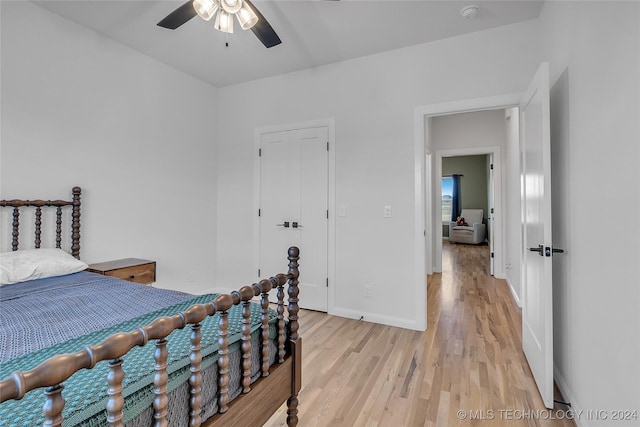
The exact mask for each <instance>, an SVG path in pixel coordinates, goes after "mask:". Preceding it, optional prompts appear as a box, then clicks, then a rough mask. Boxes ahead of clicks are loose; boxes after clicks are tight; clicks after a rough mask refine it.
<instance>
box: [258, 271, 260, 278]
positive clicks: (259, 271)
mask: <svg viewBox="0 0 640 427" xmlns="http://www.w3.org/2000/svg"><path fill="white" fill-rule="evenodd" d="M258 277H260V269H258Z"/></svg>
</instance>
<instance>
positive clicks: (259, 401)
mask: <svg viewBox="0 0 640 427" xmlns="http://www.w3.org/2000/svg"><path fill="white" fill-rule="evenodd" d="M72 193H73V199H72V201H63V200H55V201H45V200H31V201H29V200H17V199H16V200H2V201H0V207H12V208H13V222H12V227H13V233H12V249H13V250H14V251H15V250H18V236H19V225H20V221H19V217H20V208H23V207H35V208H36V215H35V218H36V220H35V247H36V248H39V247H40V245H41V239H40V236H41V218H42V208H44V207H55V208H56V218H57V219H56V247H58V248H60V247H61V234H62V231H61V230H62V221H61V218H62V214H61V211H62V208H63V207H66V206H71V209H72V224H71V229H72V232H71V239H72V245H71V252H72V255H73V256H75V257H76V258H79V257H80V194H81V190H80V188H79V187H74V188H73V191H72ZM288 259H289V265H288V267H289V269H288V272H287V273H286V274H277V275H275V276H274V277H271V278H270V279H264V280H261V281H260V282H259V283H254V284H252V285H250V286H244V287H242V288H240V289H239V290H237V291H233V292H231V293H229V294H223V295H219V296H218V297H217V298H216V299H215V300H214V301H211V302H208V303H207V304H196V305H193V306H191V307H189V308H188V309H187V310H185V311H184V312H181V313H178V314H175V315H173V316H165V317H160V318H157V319H155V320H154V321H152V322H151V323H150V324H148V325H147V326H144V327H140V328H138V329H136V330H135V331H130V332H129V331H123V332H122V333H118V334H114V335H111V336H110V337H108V338H106V339H105V340H104V341H102V342H101V343H98V344H96V345H92V346H87V347H85V348H84V349H83V350H81V351H78V352H76V353H73V354H61V355H56V356H53V357H51V358H49V359H47V360H46V361H44V362H42V363H41V364H39V365H38V366H36V367H35V368H33V369H31V370H29V371H26V372H14V373H12V374H11V375H10V376H9V377H8V378H5V379H2V380H1V381H0V404H1V403H2V402H5V401H7V400H10V399H21V398H22V397H24V395H25V394H26V393H28V392H30V391H32V390H35V389H40V388H45V390H44V394H45V398H44V404H43V412H44V414H45V422H44V424H43V425H44V426H61V425H62V421H63V417H62V411H63V409H64V404H65V401H64V398H63V395H62V390H63V388H64V384H63V383H64V381H66V380H67V379H68V378H70V377H71V376H72V375H73V374H74V373H75V372H77V371H80V370H81V369H91V368H93V367H94V366H95V365H96V363H98V362H100V361H108V363H109V373H108V375H107V378H105V381H107V383H108V384H109V388H108V390H107V395H108V398H107V404H106V409H107V420H106V421H107V424H108V425H109V426H124V424H123V422H122V417H123V411H122V408H123V407H124V397H123V396H122V390H123V386H122V381H123V378H124V371H123V368H122V357H123V356H124V355H125V354H126V353H127V352H129V351H130V350H131V349H133V348H134V347H136V346H143V345H145V344H146V343H147V342H148V341H149V340H155V345H156V350H155V353H154V360H155V371H154V372H155V373H154V376H153V383H154V393H155V398H154V401H153V407H154V419H155V424H154V425H155V426H158V427H160V426H167V425H168V423H167V406H168V399H169V398H168V396H167V382H168V374H167V369H166V368H167V359H168V352H167V348H166V346H167V340H166V337H167V336H168V335H169V334H170V333H171V332H172V331H174V330H176V329H182V328H184V327H186V326H187V325H191V326H190V327H191V336H190V350H191V353H190V362H191V363H190V371H191V375H190V377H189V385H190V401H189V406H190V410H189V413H190V419H189V426H190V427H197V426H207V427H214V426H222V425H224V426H259V425H263V424H264V423H265V422H266V421H267V420H268V419H269V418H270V417H271V415H273V413H275V411H276V410H277V409H278V408H279V407H280V406H281V405H282V404H283V403H284V402H285V401H286V402H287V425H289V426H296V425H297V424H298V393H299V391H300V388H301V383H302V376H301V374H302V360H301V358H302V339H301V338H300V335H299V334H298V329H299V324H298V311H299V305H298V293H299V289H298V276H299V270H298V259H299V250H298V248H296V247H291V248H289V250H288ZM285 283H287V284H288V289H287V293H288V306H287V312H288V313H287V314H288V316H287V318H288V321H285V316H284V312H285V303H284V285H285ZM271 289H277V298H278V302H277V314H278V318H277V329H278V333H277V347H278V353H277V357H276V363H274V364H273V365H272V366H269V348H268V341H269V324H268V321H269V314H268V310H269V299H268V297H269V291H270V290H271ZM258 296H259V297H260V305H261V320H262V325H261V336H262V343H264V344H262V343H261V348H260V354H261V358H262V360H261V375H262V376H261V378H259V379H258V380H257V381H255V382H254V383H251V378H250V371H251V359H250V352H251V341H250V334H251V325H250V323H249V319H250V300H252V299H253V298H254V297H258ZM240 304H241V305H242V339H241V346H240V348H241V353H242V355H241V357H242V359H241V360H242V393H241V394H240V395H239V396H238V397H236V398H235V399H234V400H233V401H231V402H229V395H228V391H229V390H228V384H229V375H228V367H229V357H228V353H229V350H228V347H229V341H228V333H227V332H228V326H229V321H228V310H229V309H230V308H231V307H232V306H233V305H240ZM216 313H220V321H219V335H218V336H219V338H218V343H219V351H218V354H219V358H218V361H217V364H218V372H219V376H218V380H217V381H218V396H217V402H218V408H219V409H218V413H217V414H215V415H213V416H212V417H210V418H209V419H207V420H202V419H201V407H202V396H201V391H202V389H201V385H202V374H201V365H200V363H201V361H202V354H201V346H200V340H201V338H202V332H201V331H200V328H201V322H202V321H203V320H204V319H205V318H206V317H208V316H213V315H214V314H216Z"/></svg>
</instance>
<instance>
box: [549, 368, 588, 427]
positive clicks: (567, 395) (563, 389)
mask: <svg viewBox="0 0 640 427" xmlns="http://www.w3.org/2000/svg"><path fill="white" fill-rule="evenodd" d="M553 377H554V379H555V382H556V385H557V386H558V389H559V390H560V393H562V397H563V398H564V400H565V402H568V403H571V412H572V413H573V421H574V422H575V423H576V426H577V427H589V424H588V423H587V415H586V411H584V410H583V408H582V407H581V406H580V404H579V403H578V401H577V400H576V398H575V396H574V395H573V393H571V389H569V386H568V385H567V382H566V381H565V380H564V378H563V377H562V375H560V372H559V371H558V368H557V367H555V366H554V368H553Z"/></svg>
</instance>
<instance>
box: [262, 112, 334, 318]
mask: <svg viewBox="0 0 640 427" xmlns="http://www.w3.org/2000/svg"><path fill="white" fill-rule="evenodd" d="M317 127H326V128H327V138H328V139H329V141H327V142H328V143H329V150H328V151H329V153H328V154H329V159H328V194H327V199H328V200H327V208H328V209H329V218H328V220H329V221H328V224H327V277H328V279H329V283H328V292H327V294H328V296H327V298H328V300H327V313H329V314H332V313H333V312H334V309H335V300H336V281H335V277H336V263H335V253H336V250H335V249H336V246H335V245H336V214H335V213H336V173H335V171H336V146H335V145H336V142H335V141H336V130H335V129H336V123H335V118H333V117H329V118H324V119H316V120H309V121H302V122H294V123H283V124H278V125H270V126H261V127H257V128H255V130H254V133H253V140H254V153H255V154H254V161H253V211H254V212H255V215H254V221H253V248H254V249H253V265H254V268H255V271H256V273H257V271H258V268H259V260H260V244H259V243H260V240H259V239H260V218H259V217H258V209H260V156H259V154H258V153H259V150H260V140H261V136H262V135H264V134H267V133H273V132H286V131H293V130H299V129H309V128H317ZM285 255H286V254H283V256H282V259H283V264H282V265H283V266H284V265H286V264H284V262H285V261H286V257H285ZM300 258H304V254H300ZM283 272H284V270H283Z"/></svg>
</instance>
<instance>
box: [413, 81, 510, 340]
mask: <svg viewBox="0 0 640 427" xmlns="http://www.w3.org/2000/svg"><path fill="white" fill-rule="evenodd" d="M520 96H521V94H520V93H510V94H504V95H495V96H488V97H484V98H470V99H463V100H459V101H451V102H443V103H435V104H428V105H420V106H416V107H415V108H414V114H413V117H414V155H415V156H414V177H415V179H414V215H415V217H414V233H413V234H414V274H415V278H414V281H415V294H414V295H415V310H416V311H415V313H416V327H417V329H419V330H425V329H426V328H427V304H426V301H427V286H426V284H425V281H426V276H427V274H431V273H433V261H434V260H433V255H434V254H433V252H434V251H433V248H434V242H435V236H434V229H435V224H434V222H435V220H434V216H435V215H433V214H432V211H433V205H434V203H433V201H434V181H435V176H434V173H433V169H434V168H433V166H434V165H433V164H429V165H427V164H426V163H427V159H428V158H430V159H432V161H434V160H435V156H433V155H431V153H432V149H433V147H432V142H431V140H430V130H431V129H430V117H435V116H444V115H448V114H455V113H469V112H473V111H483V110H494V109H500V108H510V107H516V106H518V105H519V103H520ZM427 173H428V174H429V179H427ZM427 183H428V184H427ZM438 222H439V221H438ZM438 226H439V227H440V228H442V224H438ZM502 227H504V224H503V225H502ZM440 233H442V231H440ZM427 254H429V257H428V258H427Z"/></svg>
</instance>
